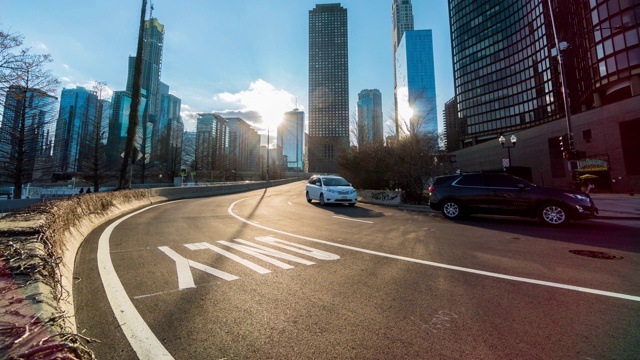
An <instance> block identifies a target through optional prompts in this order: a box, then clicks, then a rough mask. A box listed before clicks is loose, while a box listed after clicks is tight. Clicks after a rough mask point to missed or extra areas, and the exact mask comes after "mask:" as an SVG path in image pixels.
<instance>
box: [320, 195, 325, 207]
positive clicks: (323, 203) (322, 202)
mask: <svg viewBox="0 0 640 360" xmlns="http://www.w3.org/2000/svg"><path fill="white" fill-rule="evenodd" d="M325 204H326V203H325V202H324V194H320V205H322V206H324V205H325Z"/></svg>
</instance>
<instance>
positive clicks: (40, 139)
mask: <svg viewBox="0 0 640 360" xmlns="http://www.w3.org/2000/svg"><path fill="white" fill-rule="evenodd" d="M56 103H57V98H55V97H53V96H51V95H48V94H47V93H46V92H44V91H41V90H39V89H28V88H25V87H22V86H16V85H12V86H10V87H9V89H8V90H7V92H6V97H5V100H4V109H3V112H2V124H0V181H1V182H11V183H13V182H15V179H16V178H20V179H21V180H22V181H21V182H22V183H27V182H29V181H33V180H49V178H50V176H51V174H52V172H53V170H54V169H53V161H52V160H53V159H52V150H53V137H54V131H55V121H54V120H53V119H54V118H55V115H54V111H55V110H54V108H53V107H54V106H55V104H56ZM18 162H21V163H22V166H16V165H17V164H18Z"/></svg>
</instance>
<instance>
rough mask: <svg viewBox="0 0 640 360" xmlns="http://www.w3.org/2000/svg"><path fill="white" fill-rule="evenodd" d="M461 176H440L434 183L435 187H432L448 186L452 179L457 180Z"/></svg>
mask: <svg viewBox="0 0 640 360" xmlns="http://www.w3.org/2000/svg"><path fill="white" fill-rule="evenodd" d="M459 176H460V175H449V176H438V177H437V178H435V180H434V181H433V185H432V186H436V185H442V184H446V183H448V182H449V181H451V180H452V179H455V178H457V177H459Z"/></svg>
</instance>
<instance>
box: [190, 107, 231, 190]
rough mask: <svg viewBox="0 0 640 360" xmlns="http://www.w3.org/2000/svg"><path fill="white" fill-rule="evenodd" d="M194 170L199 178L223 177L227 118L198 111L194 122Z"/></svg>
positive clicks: (227, 129) (227, 134)
mask: <svg viewBox="0 0 640 360" xmlns="http://www.w3.org/2000/svg"><path fill="white" fill-rule="evenodd" d="M195 150H196V151H195V162H194V169H193V170H194V171H196V172H197V173H198V178H199V179H200V180H203V181H204V180H208V179H210V180H215V179H219V178H224V177H225V176H226V172H227V171H230V170H231V168H230V167H229V164H228V154H229V127H228V126H227V120H226V119H225V118H223V117H222V116H220V115H218V114H215V113H199V114H198V119H197V124H196V148H195Z"/></svg>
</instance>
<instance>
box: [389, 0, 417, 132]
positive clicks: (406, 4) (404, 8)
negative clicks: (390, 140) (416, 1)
mask: <svg viewBox="0 0 640 360" xmlns="http://www.w3.org/2000/svg"><path fill="white" fill-rule="evenodd" d="M391 25H392V28H391V45H392V48H393V53H392V55H393V98H394V108H395V122H396V135H398V133H399V130H400V129H399V128H398V125H399V124H398V98H397V97H396V89H397V86H398V83H397V80H396V50H397V49H398V45H399V44H400V40H402V35H403V34H404V32H405V31H409V30H413V6H412V5H411V0H393V3H392V4H391Z"/></svg>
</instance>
